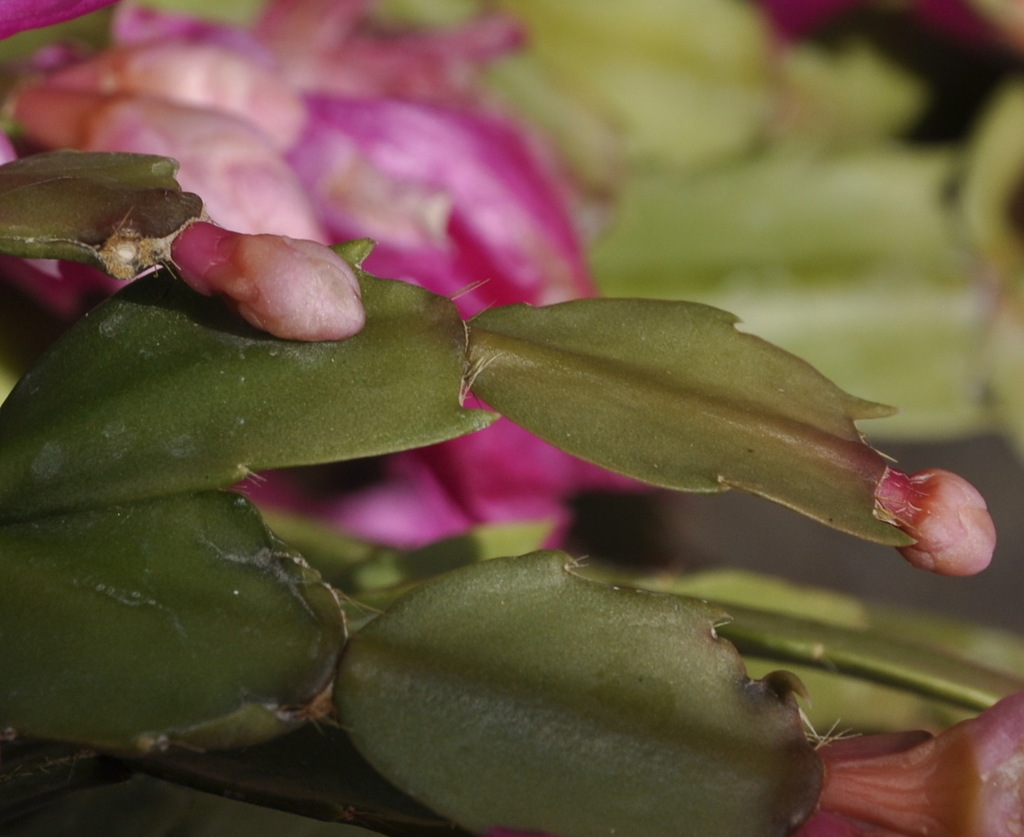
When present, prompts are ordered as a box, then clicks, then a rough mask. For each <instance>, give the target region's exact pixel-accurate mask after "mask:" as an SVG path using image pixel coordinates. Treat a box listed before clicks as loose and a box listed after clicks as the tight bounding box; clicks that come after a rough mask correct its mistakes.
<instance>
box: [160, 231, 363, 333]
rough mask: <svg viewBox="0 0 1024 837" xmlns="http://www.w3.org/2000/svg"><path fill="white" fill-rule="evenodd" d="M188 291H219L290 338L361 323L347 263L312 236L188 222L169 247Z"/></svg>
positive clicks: (353, 329)
mask: <svg viewBox="0 0 1024 837" xmlns="http://www.w3.org/2000/svg"><path fill="white" fill-rule="evenodd" d="M171 256H172V259H173V261H174V264H175V266H176V267H177V268H178V270H179V271H180V273H181V278H182V279H184V280H185V282H187V283H188V284H189V286H191V287H192V288H193V289H194V290H196V291H198V292H199V293H201V294H205V295H211V294H215V293H217V294H222V295H224V296H225V297H227V298H228V299H229V300H230V301H231V304H232V305H233V307H234V308H235V309H236V310H237V311H238V313H239V314H241V315H242V316H243V317H244V318H245V319H246V320H248V321H249V322H250V323H251V324H252V325H254V326H256V328H259V329H262V330H263V331H267V332H269V333H271V334H273V335H276V336H277V337H282V338H285V339H288V340H308V341H314V340H343V339H345V338H347V337H351V336H352V335H353V334H356V333H357V332H358V331H359V330H360V329H361V328H362V327H363V322H364V311H363V306H362V302H361V300H360V296H359V283H358V281H357V280H356V276H355V273H354V272H353V271H352V268H351V267H349V265H348V264H347V263H346V262H345V260H344V259H342V258H341V257H340V256H338V255H337V254H336V253H335V252H334V251H333V250H331V249H330V248H328V247H325V246H324V245H322V244H318V243H316V242H315V241H302V240H296V239H293V238H286V237H285V236H279V235H243V234H241V233H235V232H231V231H229V230H225V229H221V228H220V227H217V226H215V225H213V224H207V223H204V222H197V223H195V224H192V225H190V226H188V227H186V228H185V229H184V230H183V231H182V232H181V233H179V235H178V237H177V238H176V239H175V241H174V244H173V245H172V246H171Z"/></svg>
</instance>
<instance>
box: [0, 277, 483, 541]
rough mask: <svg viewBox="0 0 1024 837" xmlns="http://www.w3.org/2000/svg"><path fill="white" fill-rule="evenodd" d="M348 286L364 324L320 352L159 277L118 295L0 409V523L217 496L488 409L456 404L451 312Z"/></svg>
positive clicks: (400, 289) (459, 424) (409, 439)
mask: <svg viewBox="0 0 1024 837" xmlns="http://www.w3.org/2000/svg"><path fill="white" fill-rule="evenodd" d="M361 280H362V288H363V298H364V301H365V304H366V309H367V324H366V327H365V328H364V329H363V331H362V332H360V333H359V334H358V335H356V336H355V337H352V338H350V339H348V340H344V341H340V342H321V343H300V342H291V341H285V340H279V339H277V338H275V337H272V336H270V335H267V334H265V333H263V332H259V331H256V330H255V329H252V328H249V327H248V326H247V325H246V324H245V323H243V322H241V321H240V320H239V319H238V318H237V317H235V316H234V315H232V314H231V313H230V312H229V311H228V310H227V309H226V308H225V307H224V305H223V304H222V303H221V302H220V301H219V300H216V299H212V298H207V297H203V296H200V295H199V294H196V293H194V292H192V291H191V290H190V289H188V288H187V287H186V286H184V285H183V284H182V283H180V282H178V281H176V280H175V279H174V278H173V277H171V276H170V275H168V274H166V273H161V274H158V275H153V276H149V277H145V278H143V279H140V280H138V281H137V282H134V283H133V284H131V285H129V286H127V287H126V288H125V289H124V290H123V291H121V292H120V293H119V294H117V295H116V296H114V297H112V298H111V299H110V300H108V301H107V302H106V303H105V304H103V305H102V306H101V307H99V308H98V309H96V310H95V311H93V312H92V313H91V314H90V315H89V316H88V317H86V318H85V319H84V320H82V321H80V322H79V323H78V324H77V325H76V326H75V327H74V328H73V329H72V330H71V331H70V332H69V333H68V334H67V335H65V337H64V338H63V339H61V340H60V341H58V342H57V343H56V344H55V345H54V346H53V347H52V348H51V349H50V351H49V352H48V353H47V354H46V355H44V357H43V358H42V359H41V360H40V362H39V363H38V364H37V365H36V366H35V368H34V369H33V370H32V371H31V372H29V373H28V374H27V375H26V376H25V377H24V378H23V379H22V380H21V382H20V383H19V384H18V386H17V387H15V389H14V391H13V392H12V393H11V395H10V396H9V397H8V399H7V401H6V402H5V403H4V404H3V406H2V407H0V449H2V450H3V451H4V455H3V457H0V521H2V520H26V519H30V518H34V517H40V516H44V515H49V514H54V513H63V512H67V511H72V510H78V509H84V508H96V507H99V506H104V505H109V504H115V503H125V502H133V501H136V500H140V499H146V498H152V497H160V496H167V495H171V494H175V493H179V492H188V491H198V490H204V489H210V488H217V487H221V486H227V485H231V484H234V483H235V482H237V481H238V480H240V479H242V478H244V477H245V476H247V475H248V474H249V473H250V472H251V471H255V470H258V469H266V468H277V467H283V466H288V465H303V464H314V463H320V462H330V461H338V460H344V459H353V458H358V457H365V456H373V455H377V454H383V453H390V452H393V451H397V450H404V449H408V448H415V447H420V446H423V445H428V444H432V443H434V442H439V441H443V440H445V439H450V438H453V437H455V436H461V435H463V434H465V433H470V432H472V431H474V430H478V429H480V428H482V427H485V426H486V425H487V424H489V423H490V422H491V421H492V420H493V419H494V418H495V416H494V414H492V413H489V412H487V411H482V410H466V409H463V408H462V406H461V403H460V398H459V396H460V392H461V387H462V383H463V377H464V372H465V329H464V326H463V323H462V320H461V318H460V317H459V314H458V311H457V310H456V308H455V306H454V305H452V304H451V302H449V301H448V300H447V299H445V298H443V297H439V296H437V295H435V294H431V293H429V292H427V291H424V290H422V289H420V288H417V287H414V286H412V285H408V284H405V283H403V282H393V281H388V280H383V279H376V278H374V277H371V276H367V275H365V274H363V275H362V276H361Z"/></svg>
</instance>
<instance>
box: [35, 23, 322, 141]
mask: <svg viewBox="0 0 1024 837" xmlns="http://www.w3.org/2000/svg"><path fill="white" fill-rule="evenodd" d="M48 83H49V84H50V85H53V86H58V87H66V88H69V89H72V90H82V91H86V92H91V93H106V94H112V93H129V94H137V95H144V96H155V97H160V98H164V99H169V100H170V101H172V102H177V103H178V104H182V105H191V106H193V107H197V108H206V109H210V110H216V111H220V112H221V113H224V114H229V115H231V116H235V117H237V118H239V119H243V120H245V121H247V122H251V123H252V124H253V125H255V126H257V127H258V128H259V129H260V130H262V131H263V132H264V134H266V136H268V137H269V138H270V139H271V140H273V142H274V144H275V145H276V146H277V147H278V148H281V149H285V148H287V147H288V146H290V145H291V144H292V143H293V142H294V141H295V139H296V137H297V136H298V134H299V132H300V131H301V129H302V125H303V123H304V122H305V119H306V111H305V106H304V105H303V103H302V100H301V99H300V98H299V97H298V95H297V94H296V93H294V92H293V91H292V89H291V88H290V87H288V86H287V85H286V84H285V83H284V82H283V81H282V80H281V77H280V71H279V70H275V68H272V67H267V66H265V65H264V64H261V63H259V62H256V61H253V60H251V59H249V58H247V57H246V56H245V55H243V54H242V53H239V52H237V51H235V50H231V49H228V48H226V47H222V46H215V45H211V44H187V43H181V42H174V41H169V42H164V43H159V44H154V43H147V44H141V45H137V46H130V47H119V48H118V47H115V48H112V49H108V50H105V51H104V52H102V53H100V54H99V55H97V56H96V57H94V58H92V59H90V60H87V61H83V62H80V63H78V64H75V65H74V66H71V67H68V68H66V69H64V70H61V71H60V72H57V73H54V74H51V75H50V76H49V78H48Z"/></svg>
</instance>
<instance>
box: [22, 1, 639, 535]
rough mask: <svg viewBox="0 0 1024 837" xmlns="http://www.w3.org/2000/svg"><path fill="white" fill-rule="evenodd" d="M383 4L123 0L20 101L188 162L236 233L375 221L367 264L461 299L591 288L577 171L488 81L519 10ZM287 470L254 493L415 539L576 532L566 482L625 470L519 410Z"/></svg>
mask: <svg viewBox="0 0 1024 837" xmlns="http://www.w3.org/2000/svg"><path fill="white" fill-rule="evenodd" d="M374 6H375V4H374V3H373V2H372V0H272V2H270V3H269V4H268V5H267V7H266V10H265V13H264V14H263V16H262V17H261V19H260V20H259V21H258V22H257V23H256V24H255V25H254V27H253V28H251V29H249V30H245V29H240V28H237V27H230V26H226V25H220V24H214V23H209V22H203V21H200V20H196V19H192V18H188V17H186V16H183V15H177V14H168V13H163V12H158V11H155V10H151V9H143V8H142V7H139V6H135V5H133V4H131V3H123V4H122V5H121V7H120V8H119V9H118V11H117V14H116V15H115V18H114V30H113V31H114V38H115V46H113V47H112V48H111V49H108V50H106V51H104V52H102V53H100V54H98V55H96V56H93V57H90V58H85V59H82V58H80V57H76V56H74V55H72V54H67V55H56V56H55V55H50V57H48V58H47V61H46V64H45V66H39V67H38V69H40V70H41V71H42V73H41V75H42V77H41V79H40V80H39V81H37V82H36V83H35V84H31V85H27V86H26V87H24V88H23V89H22V90H21V92H20V93H19V95H18V97H17V99H16V101H15V104H14V107H13V113H14V115H15V117H16V118H17V120H18V121H19V122H20V124H21V127H22V128H23V130H24V133H25V136H26V138H27V140H28V141H29V142H31V143H34V144H35V145H36V146H42V147H46V148H53V147H64V146H70V147H75V148H80V149H83V150H97V151H99V150H120V151H136V152H144V153H154V154H164V155H166V156H170V157H174V158H176V159H178V160H179V162H180V164H181V168H180V173H179V181H180V182H181V184H182V186H183V188H185V189H186V190H188V191H193V192H196V193H198V194H200V195H201V196H202V197H203V199H204V201H205V203H206V208H207V211H208V212H209V215H210V217H211V219H212V220H213V221H215V222H216V223H217V224H219V225H221V226H222V227H223V228H225V229H230V230H237V231H238V232H241V233H247V234H260V233H275V234H280V235H285V236H288V237H290V238H294V239H303V240H309V241H313V242H321V243H333V242H337V241H343V240H349V239H353V238H360V237H369V238H373V239H374V240H375V241H376V242H377V245H376V247H375V248H374V251H373V252H372V253H371V254H370V256H369V258H368V259H367V260H366V263H365V265H364V267H365V268H366V269H367V270H369V271H370V272H372V273H376V274H378V275H381V276H387V277H391V278H397V279H403V280H406V281H410V282H414V283H417V284H420V285H423V286H425V287H427V288H429V289H431V290H433V291H435V292H437V293H441V294H445V295H448V296H451V297H453V298H454V299H455V300H456V302H457V304H458V305H459V306H460V308H461V309H462V311H463V313H464V314H466V315H469V314H472V313H475V312H477V311H480V310H481V309H483V308H485V307H487V306H491V305H496V304H505V303H511V302H529V303H533V304H546V303H550V302H557V301H561V300H566V299H571V298H574V297H579V296H586V295H590V294H592V293H594V285H593V283H592V281H591V279H590V276H589V274H588V271H587V268H586V265H585V258H584V251H583V244H582V242H581V240H580V235H579V233H578V231H577V229H576V224H575V222H574V218H573V216H572V214H571V211H570V207H571V206H572V205H573V202H574V200H575V199H576V198H578V197H579V195H578V189H577V186H576V184H575V183H573V182H572V181H571V180H570V179H569V178H568V177H567V176H566V174H565V169H564V167H562V166H561V164H560V163H559V162H558V154H557V152H556V151H555V150H554V149H553V148H552V147H550V145H549V144H548V143H547V142H546V141H545V140H544V139H543V138H542V137H541V136H539V134H537V133H536V132H534V131H533V130H532V129H530V128H529V127H528V126H525V125H524V124H522V123H521V122H520V121H518V120H516V119H515V118H514V117H513V116H512V115H511V114H510V113H509V112H508V111H507V109H506V108H505V107H504V106H503V105H502V104H501V103H500V102H499V101H497V100H496V99H495V98H493V97H492V95H491V94H490V93H489V92H488V91H487V88H486V86H485V84H484V83H483V80H482V70H483V68H484V65H485V64H486V62H488V61H490V60H492V59H494V58H497V57H499V56H501V55H503V54H504V53H506V52H509V51H510V50H513V49H515V48H516V47H517V46H518V45H519V44H520V43H522V41H523V37H524V33H523V30H522V27H521V26H520V25H519V24H518V23H517V22H516V21H515V20H513V19H512V18H510V17H507V16H503V15H496V14H489V15H481V16H479V17H477V18H475V19H473V20H470V21H469V22H467V23H464V24H462V25H459V26H456V27H449V28H436V29H431V30H415V29H400V28H394V27H389V26H386V25H384V24H382V23H381V22H380V21H379V20H376V19H375V18H374V17H373V11H374ZM197 235H198V233H197ZM193 278H195V277H193ZM221 278H223V277H221ZM204 281H205V280H204ZM210 281H211V284H217V281H219V280H217V281H213V280H212V279H211V280H210ZM199 284H202V282H200V283H199ZM275 287H278V288H279V287H280V286H279V285H275ZM211 289H212V288H211ZM230 292H231V291H230V289H229V293H230ZM234 304H235V305H240V304H241V303H239V302H238V301H237V300H236V301H235V303H234ZM243 308H244V305H243ZM249 313H250V314H251V313H252V312H251V311H250V312H249ZM266 315H267V312H266V311H263V312H262V314H260V315H259V316H258V317H257V320H258V321H260V322H268V320H267V319H266ZM292 319H293V315H291V314H289V315H287V316H285V317H284V320H285V321H286V322H291V321H292ZM481 462H486V463H487V466H486V467H485V468H481ZM288 479H289V478H288V477H287V476H284V475H282V476H279V477H271V478H270V481H269V482H266V483H264V484H263V488H262V489H260V488H254V489H253V491H254V492H257V491H262V492H263V493H264V496H266V497H270V496H271V495H272V496H273V497H274V498H276V499H281V498H288V497H289V496H290V498H291V501H292V502H293V503H298V504H300V505H302V506H303V507H304V508H309V507H310V506H311V505H316V506H318V507H319V508H320V509H321V511H322V513H323V514H325V515H327V516H329V517H330V518H332V519H334V520H336V521H338V522H339V523H340V524H341V525H344V526H345V527H347V528H348V529H350V530H351V531H354V532H355V533H357V534H361V535H365V536H372V537H375V538H379V539H383V540H386V541H389V542H391V543H396V544H402V545H410V546H411V545H417V544H421V543H425V542H428V541H431V540H433V539H435V538H437V537H441V536H445V535H451V534H455V533H457V532H460V531H463V530H464V529H466V528H467V527H469V526H471V525H473V524H475V523H481V522H489V521H496V520H522V519H536V518H547V519H554V520H556V521H557V522H559V523H560V524H562V527H563V528H564V526H565V524H566V523H567V521H568V512H567V507H566V505H565V500H566V498H567V497H568V496H569V495H571V494H573V493H575V492H576V491H578V490H580V489H582V488H584V487H587V488H591V487H599V486H603V485H607V486H613V487H623V486H625V485H627V484H628V485H632V483H628V482H627V481H626V480H624V479H623V478H620V477H617V476H613V475H610V474H608V473H607V472H604V471H602V470H601V469H598V468H596V467H593V466H590V465H586V464H584V463H581V462H579V461H578V460H575V459H573V458H571V457H568V456H567V455H565V454H562V453H560V452H558V451H557V450H555V449H554V448H552V447H550V446H548V445H546V444H545V443H543V442H541V441H540V440H538V439H536V438H534V437H532V436H530V435H529V434H527V433H526V432H525V431H522V430H521V429H519V428H517V427H515V426H514V425H512V424H511V423H509V422H507V421H501V422H499V423H497V424H496V425H494V426H493V427H491V428H489V429H487V430H486V431H483V432H481V433H479V434H475V435H473V436H471V437H466V438H463V439H458V440H455V441H453V442H449V443H446V444H443V445H439V446H436V447H434V448H431V449H429V450H424V451H413V452H410V453H407V454H401V455H398V456H395V457H391V458H390V459H388V460H387V462H386V463H385V465H384V476H383V479H382V480H381V481H379V482H377V483H375V484H373V485H370V486H367V487H364V488H363V490H360V491H356V492H350V491H343V490H340V488H339V490H338V491H337V492H333V493H332V492H328V493H327V495H326V496H324V492H323V491H322V490H321V489H319V488H318V490H317V492H316V493H317V495H318V496H316V497H313V496H310V495H309V494H308V493H307V492H305V491H303V490H302V485H301V484H299V485H297V486H294V491H293V490H292V488H293V487H290V485H289V483H288Z"/></svg>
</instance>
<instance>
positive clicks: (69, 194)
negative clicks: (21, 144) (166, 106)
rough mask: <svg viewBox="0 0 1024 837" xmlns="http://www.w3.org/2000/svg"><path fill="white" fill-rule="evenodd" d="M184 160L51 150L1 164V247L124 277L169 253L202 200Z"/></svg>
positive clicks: (10, 252)
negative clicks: (186, 185) (183, 172)
mask: <svg viewBox="0 0 1024 837" xmlns="http://www.w3.org/2000/svg"><path fill="white" fill-rule="evenodd" d="M177 169H178V164H177V163H176V162H175V161H174V160H171V159H169V158H167V157H156V156H152V155H148V154H123V153H80V152H77V151H53V152H49V153H45V154H35V155H32V156H29V157H25V158H23V159H21V160H15V161H14V162H11V163H7V164H6V165H3V166H0V252H3V253H6V254H8V255H11V256H21V257H23V258H37V259H67V260H70V261H76V262H84V263H86V264H91V265H93V266H94V267H98V268H99V269H101V270H105V271H106V272H107V273H110V274H111V275H112V276H116V277H117V278H119V279H130V278H132V277H133V276H134V275H135V274H137V273H138V272H139V271H141V270H143V269H144V268H146V267H150V266H152V265H154V264H157V263H159V262H161V261H164V260H166V259H167V258H168V256H169V254H170V251H169V246H170V244H169V241H170V239H171V238H173V236H174V235H175V234H177V232H178V231H179V230H181V228H182V227H184V226H186V225H187V224H189V223H191V222H192V221H195V220H196V219H198V218H199V217H200V216H201V215H202V212H203V202H202V200H201V199H200V198H199V196H198V195H193V194H191V193H190V192H182V191H181V187H179V186H178V183H177V181H176V180H175V179H174V175H175V174H176V172H177Z"/></svg>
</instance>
